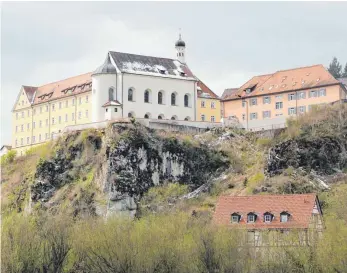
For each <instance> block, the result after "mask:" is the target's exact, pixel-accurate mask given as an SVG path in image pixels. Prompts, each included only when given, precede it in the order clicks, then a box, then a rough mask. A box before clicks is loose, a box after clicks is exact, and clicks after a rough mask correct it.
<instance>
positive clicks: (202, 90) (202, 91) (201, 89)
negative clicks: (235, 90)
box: [198, 80, 219, 99]
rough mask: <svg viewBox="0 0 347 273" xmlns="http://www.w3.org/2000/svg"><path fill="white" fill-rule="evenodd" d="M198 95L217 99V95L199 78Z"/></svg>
mask: <svg viewBox="0 0 347 273" xmlns="http://www.w3.org/2000/svg"><path fill="white" fill-rule="evenodd" d="M198 97H199V98H213V99H219V97H218V96H217V95H216V94H215V93H214V92H213V91H212V90H211V89H210V88H208V87H207V85H206V84H204V83H203V82H202V81H200V80H199V81H198Z"/></svg>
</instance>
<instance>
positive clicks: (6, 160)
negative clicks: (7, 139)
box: [1, 150, 17, 165]
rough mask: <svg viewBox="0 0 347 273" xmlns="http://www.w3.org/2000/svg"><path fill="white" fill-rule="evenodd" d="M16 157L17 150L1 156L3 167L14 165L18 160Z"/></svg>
mask: <svg viewBox="0 0 347 273" xmlns="http://www.w3.org/2000/svg"><path fill="white" fill-rule="evenodd" d="M16 155H17V151H15V150H10V151H8V152H7V153H6V154H4V155H2V156H1V165H3V164H9V163H12V162H13V161H14V159H15V158H16Z"/></svg>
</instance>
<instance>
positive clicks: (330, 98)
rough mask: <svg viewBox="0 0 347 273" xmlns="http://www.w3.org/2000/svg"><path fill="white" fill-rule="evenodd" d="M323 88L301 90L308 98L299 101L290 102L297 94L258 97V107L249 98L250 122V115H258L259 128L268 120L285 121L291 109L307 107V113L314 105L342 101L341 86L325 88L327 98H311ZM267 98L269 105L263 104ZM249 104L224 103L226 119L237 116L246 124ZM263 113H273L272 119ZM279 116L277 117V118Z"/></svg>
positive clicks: (234, 101) (237, 102) (239, 101)
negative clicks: (310, 93) (281, 119)
mask: <svg viewBox="0 0 347 273" xmlns="http://www.w3.org/2000/svg"><path fill="white" fill-rule="evenodd" d="M320 89H322V88H311V89H307V90H301V91H298V93H299V92H306V98H305V99H298V100H292V101H289V99H288V94H291V93H295V92H286V93H281V94H279V93H277V94H272V95H264V96H258V97H254V98H257V105H254V106H251V98H247V99H246V100H245V101H246V102H247V103H248V120H249V121H250V114H251V113H257V115H258V116H257V119H256V120H253V121H254V122H255V121H256V122H259V126H263V125H262V121H264V120H267V121H268V123H269V120H270V123H271V119H274V118H279V117H283V120H285V118H287V117H288V116H290V115H289V113H288V108H290V107H298V108H299V107H300V106H306V112H307V111H308V110H309V106H313V105H319V104H323V103H331V102H335V101H338V100H340V99H341V98H343V97H342V94H343V93H342V92H341V88H340V86H339V85H335V86H328V87H325V89H326V96H322V97H312V98H309V92H310V91H312V90H320ZM277 95H282V98H276V96H277ZM265 96H269V97H270V98H271V102H270V103H269V104H264V103H263V98H264V97H265ZM276 102H283V108H282V109H278V110H277V109H276ZM247 103H246V104H245V106H244V107H242V100H241V99H238V100H231V101H224V102H223V110H224V117H229V116H236V117H237V118H238V119H239V121H240V122H242V123H244V122H246V120H247V116H246V117H245V120H243V119H242V115H243V114H245V115H246V114H247ZM263 111H271V118H263ZM276 115H277V116H276Z"/></svg>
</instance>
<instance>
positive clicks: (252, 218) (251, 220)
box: [247, 212, 257, 223]
mask: <svg viewBox="0 0 347 273" xmlns="http://www.w3.org/2000/svg"><path fill="white" fill-rule="evenodd" d="M256 219H257V215H256V214H255V213H253V212H250V213H248V214H247V223H254V222H255V220H256Z"/></svg>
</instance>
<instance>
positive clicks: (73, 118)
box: [71, 113, 75, 121]
mask: <svg viewBox="0 0 347 273" xmlns="http://www.w3.org/2000/svg"><path fill="white" fill-rule="evenodd" d="M71 120H72V121H74V120H75V113H72V114H71Z"/></svg>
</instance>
